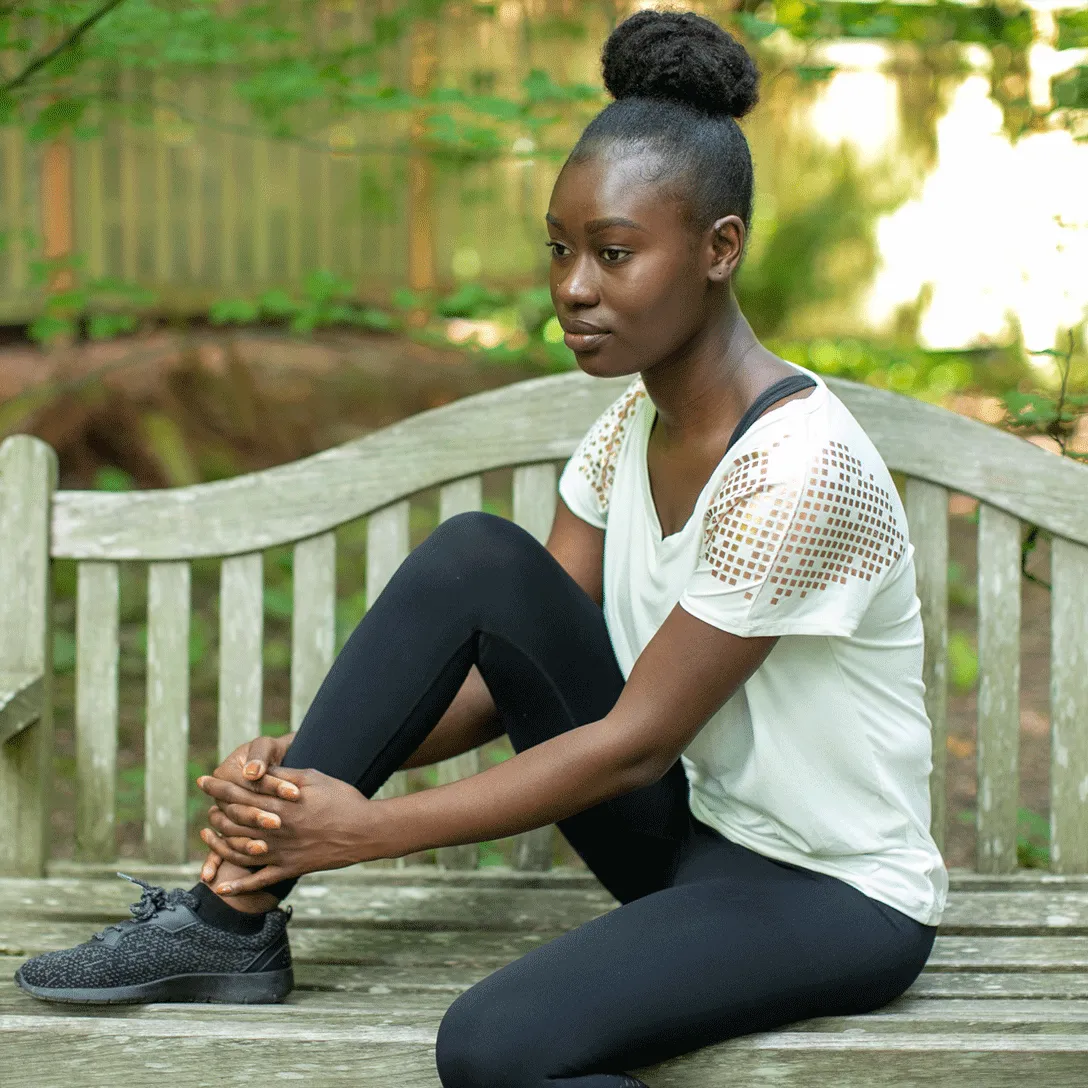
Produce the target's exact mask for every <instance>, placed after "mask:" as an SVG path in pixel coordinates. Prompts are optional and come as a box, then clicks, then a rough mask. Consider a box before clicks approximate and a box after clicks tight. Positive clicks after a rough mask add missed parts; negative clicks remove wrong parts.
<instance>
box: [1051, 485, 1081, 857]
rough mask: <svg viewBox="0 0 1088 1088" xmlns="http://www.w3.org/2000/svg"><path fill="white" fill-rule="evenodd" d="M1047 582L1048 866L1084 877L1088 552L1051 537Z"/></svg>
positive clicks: (1079, 546) (1076, 545) (1058, 538)
mask: <svg viewBox="0 0 1088 1088" xmlns="http://www.w3.org/2000/svg"><path fill="white" fill-rule="evenodd" d="M1086 505H1088V504H1086ZM1050 582H1051V594H1050V616H1051V629H1052V635H1051V643H1050V752H1051V763H1050V866H1051V868H1052V869H1053V870H1054V871H1055V872H1058V873H1084V872H1088V547H1085V546H1084V545H1083V544H1074V543H1072V542H1071V541H1069V540H1063V539H1062V538H1061V537H1055V538H1054V540H1053V541H1052V543H1051V546H1050Z"/></svg>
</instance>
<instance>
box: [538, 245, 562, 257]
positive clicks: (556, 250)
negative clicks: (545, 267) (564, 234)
mask: <svg viewBox="0 0 1088 1088" xmlns="http://www.w3.org/2000/svg"><path fill="white" fill-rule="evenodd" d="M544 244H545V245H546V246H547V247H548V248H549V249H550V250H551V251H552V256H553V257H562V256H563V254H564V253H566V252H567V247H566V246H565V245H563V243H562V242H545V243H544Z"/></svg>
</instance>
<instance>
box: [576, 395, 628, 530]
mask: <svg viewBox="0 0 1088 1088" xmlns="http://www.w3.org/2000/svg"><path fill="white" fill-rule="evenodd" d="M645 396H646V388H645V386H644V385H643V384H642V379H641V378H636V379H635V381H633V382H632V383H631V384H630V385H629V386H628V387H627V389H626V390H624V392H623V395H622V396H620V397H617V398H616V400H614V401H613V402H612V404H610V405H609V406H608V408H607V409H605V411H604V412H602V413H601V415H600V416H598V417H597V420H596V421H595V422H594V424H593V426H592V427H590V429H589V430H588V431H587V432H586V435H585V437H584V438H583V439H582V441H581V442H580V443H579V444H578V448H577V449H576V450H575V451H574V455H573V456H572V457H571V459H570V460H569V461H568V462H567V464H566V467H565V468H564V469H563V473H562V475H561V476H560V477H559V494H560V495H561V496H562V498H563V501H564V502H565V503H566V504H567V506H568V507H569V508H570V511H571V513H572V514H575V515H576V516H578V517H580V518H581V519H582V520H583V521H588V522H589V524H590V525H593V526H595V527H596V528H598V529H603V528H604V527H605V526H606V524H607V523H608V502H609V499H610V498H611V495H612V483H613V481H614V480H615V478H616V463H617V461H618V460H619V454H620V450H621V449H622V448H623V440H624V438H625V437H626V436H627V432H628V431H629V430H630V426H631V421H632V420H633V419H634V417H635V412H636V410H637V409H638V405H639V402H640V401H641V400H642V399H643V398H644V397H645Z"/></svg>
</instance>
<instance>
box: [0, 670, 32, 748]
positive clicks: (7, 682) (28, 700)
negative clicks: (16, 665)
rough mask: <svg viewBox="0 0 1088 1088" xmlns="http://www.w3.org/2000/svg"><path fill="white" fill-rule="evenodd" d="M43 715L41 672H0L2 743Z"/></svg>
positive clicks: (0, 726) (0, 738)
mask: <svg viewBox="0 0 1088 1088" xmlns="http://www.w3.org/2000/svg"><path fill="white" fill-rule="evenodd" d="M41 715H42V677H41V674H40V673H29V672H0V744H6V743H7V742H8V741H9V740H11V738H12V737H14V736H15V735H16V733H20V732H22V730H24V729H25V728H26V727H27V726H28V725H33V724H34V722H36V721H37V720H38V719H39V718H40V717H41Z"/></svg>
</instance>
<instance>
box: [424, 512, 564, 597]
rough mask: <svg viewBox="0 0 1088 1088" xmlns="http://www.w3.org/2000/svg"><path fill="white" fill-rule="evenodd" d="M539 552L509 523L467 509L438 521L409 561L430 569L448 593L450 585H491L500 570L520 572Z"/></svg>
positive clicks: (503, 519)
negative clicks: (438, 523) (440, 522)
mask: <svg viewBox="0 0 1088 1088" xmlns="http://www.w3.org/2000/svg"><path fill="white" fill-rule="evenodd" d="M542 552H543V549H542V548H541V546H540V545H539V544H538V543H537V541H536V540H535V539H534V538H533V537H532V536H531V535H530V534H529V533H528V532H526V531H525V530H524V529H522V528H521V527H520V526H518V525H515V524H514V523H513V522H512V521H508V520H507V519H506V518H500V517H497V516H496V515H495V514H487V513H484V512H483V511H480V510H470V511H467V512H466V513H463V514H456V515H454V516H453V517H452V518H448V519H447V520H446V521H444V522H442V524H441V525H439V526H438V527H437V528H436V529H434V531H433V532H431V534H430V535H429V536H428V537H427V539H426V540H424V541H423V543H422V544H420V545H419V547H418V548H416V549H415V551H414V552H413V553H412V556H411V559H412V563H413V565H414V566H417V567H418V566H420V565H422V566H424V567H427V568H428V569H430V570H432V571H433V572H434V573H435V574H436V575H437V576H438V577H439V578H440V579H441V581H442V583H443V586H444V588H445V590H446V591H447V592H448V590H449V589H450V588H452V587H453V586H454V585H461V586H465V587H472V588H475V589H480V588H486V587H487V586H494V585H495V584H496V580H501V579H502V575H503V572H504V571H509V572H511V573H513V572H515V571H516V572H524V570H525V568H526V564H529V563H531V562H532V561H533V559H534V558H537V559H539V558H540V555H541V553H542ZM543 554H544V555H547V553H546V552H544V553H543Z"/></svg>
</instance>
